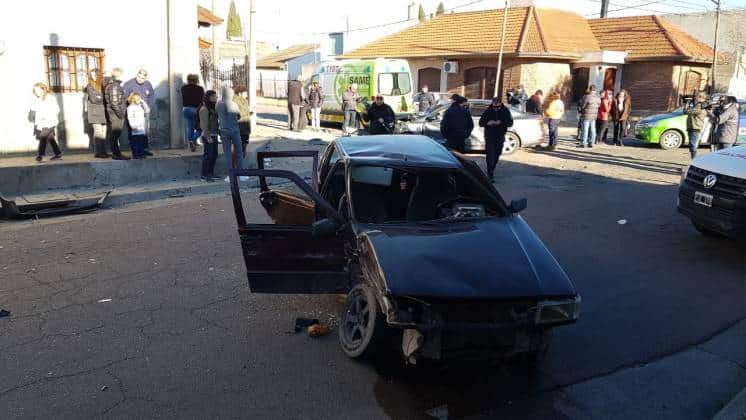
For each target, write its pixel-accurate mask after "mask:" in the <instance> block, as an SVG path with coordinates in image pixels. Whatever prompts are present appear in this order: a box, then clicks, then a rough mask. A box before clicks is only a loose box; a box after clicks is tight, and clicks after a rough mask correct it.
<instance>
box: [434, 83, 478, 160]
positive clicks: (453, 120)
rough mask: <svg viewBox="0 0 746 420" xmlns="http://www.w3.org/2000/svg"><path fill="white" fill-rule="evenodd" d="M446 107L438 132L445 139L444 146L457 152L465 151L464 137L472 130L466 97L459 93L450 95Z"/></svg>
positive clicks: (472, 121) (472, 124) (469, 134)
mask: <svg viewBox="0 0 746 420" xmlns="http://www.w3.org/2000/svg"><path fill="white" fill-rule="evenodd" d="M451 101H452V103H451V106H450V107H448V109H447V110H446V112H445V114H444V115H443V119H442V120H441V121H440V133H441V134H442V135H443V138H445V139H446V147H448V148H449V149H451V150H455V151H457V152H459V153H465V152H466V139H467V138H469V136H471V132H472V130H474V120H472V118H471V114H470V113H469V109H468V108H467V106H468V103H467V100H466V98H464V97H463V96H461V95H458V94H456V95H453V96H452V97H451Z"/></svg>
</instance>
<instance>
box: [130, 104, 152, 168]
mask: <svg viewBox="0 0 746 420" xmlns="http://www.w3.org/2000/svg"><path fill="white" fill-rule="evenodd" d="M127 102H128V103H129V105H128V106H127V122H128V124H129V127H130V133H129V134H130V136H129V139H130V149H131V150H132V157H133V158H135V159H145V158H146V157H147V156H148V155H147V153H145V152H146V150H145V146H146V145H147V144H148V134H147V128H148V124H147V118H148V114H149V113H150V110H149V108H148V104H147V103H146V102H145V101H144V100H143V99H142V97H140V94H139V93H137V92H132V93H130V95H129V97H127Z"/></svg>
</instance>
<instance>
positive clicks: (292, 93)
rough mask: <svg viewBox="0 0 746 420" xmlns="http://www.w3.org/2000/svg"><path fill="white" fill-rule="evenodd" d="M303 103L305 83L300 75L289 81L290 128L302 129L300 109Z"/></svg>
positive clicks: (294, 129)
mask: <svg viewBox="0 0 746 420" xmlns="http://www.w3.org/2000/svg"><path fill="white" fill-rule="evenodd" d="M302 105H303V84H302V83H301V81H300V77H298V79H296V80H291V81H289V82H288V129H290V130H293V131H300V109H301V106H302Z"/></svg>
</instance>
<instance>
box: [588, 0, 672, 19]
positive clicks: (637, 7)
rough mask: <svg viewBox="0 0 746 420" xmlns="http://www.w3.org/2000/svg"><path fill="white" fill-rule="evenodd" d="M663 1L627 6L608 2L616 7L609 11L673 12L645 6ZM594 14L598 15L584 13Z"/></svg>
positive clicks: (589, 15) (599, 0) (590, 15)
mask: <svg viewBox="0 0 746 420" xmlns="http://www.w3.org/2000/svg"><path fill="white" fill-rule="evenodd" d="M591 1H594V2H596V3H600V2H601V0H591ZM663 1H664V0H656V1H652V2H648V3H638V4H636V5H630V6H628V5H622V4H618V3H609V4H610V5H611V6H616V7H617V8H616V9H613V10H609V13H612V12H619V11H622V10H641V11H643V12H650V13H657V14H661V15H665V14H671V13H673V12H672V11H670V10H669V11H662V10H657V9H649V8H647V6H651V5H653V4H660V3H662V2H663ZM673 7H679V8H685V7H684V6H673ZM596 15H598V13H590V14H587V15H585V17H593V16H596Z"/></svg>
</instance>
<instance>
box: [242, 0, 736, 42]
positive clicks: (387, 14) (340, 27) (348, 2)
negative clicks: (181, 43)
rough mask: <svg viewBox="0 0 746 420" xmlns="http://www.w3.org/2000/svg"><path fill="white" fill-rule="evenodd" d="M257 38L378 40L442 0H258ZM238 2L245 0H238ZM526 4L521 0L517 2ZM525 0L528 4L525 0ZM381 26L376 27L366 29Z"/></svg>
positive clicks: (669, 4) (588, 0)
mask: <svg viewBox="0 0 746 420" xmlns="http://www.w3.org/2000/svg"><path fill="white" fill-rule="evenodd" d="M241 1H242V2H246V0H241ZM723 1H724V8H725V9H733V8H744V7H746V0H723ZM255 2H256V3H255V4H256V9H257V38H258V39H259V40H262V41H267V42H270V43H273V44H276V45H278V46H279V47H280V48H284V47H287V46H289V45H291V44H296V43H308V42H316V39H317V38H318V34H319V33H324V32H337V31H345V30H346V29H347V22H348V19H349V28H350V30H351V34H352V35H355V33H357V35H358V38H359V39H371V40H372V39H375V38H379V37H381V36H384V35H388V34H390V33H392V32H396V31H398V30H400V29H402V27H404V26H406V24H391V25H386V24H388V23H393V22H400V21H406V19H407V8H408V5H412V7H411V9H410V10H411V14H410V17H411V18H413V19H416V18H417V10H418V6H419V5H420V4H422V6H423V8H424V9H425V12H426V13H427V14H430V13H434V12H435V10H436V8H437V5H438V3H439V0H419V1H412V0H378V1H375V0H343V1H342V0H255ZM237 3H239V2H238V1H237ZM533 3H534V4H535V5H537V6H538V7H545V8H562V9H565V10H570V11H574V12H576V13H579V14H581V15H584V16H587V17H598V14H599V12H600V10H601V1H600V0H535V1H534V2H533ZM443 4H444V6H445V8H446V10H447V11H450V10H454V11H455V12H461V11H470V10H484V9H496V8H500V7H502V6H503V5H504V4H505V0H443ZM511 4H513V5H516V6H517V5H521V4H522V1H521V0H513V1H511ZM524 4H525V3H524ZM711 10H714V4H713V2H712V0H658V1H656V0H611V3H610V6H609V16H610V17H614V16H628V15H641V14H657V15H662V14H671V13H697V12H705V11H711ZM371 26H379V27H377V28H375V29H369V30H360V28H369V27H371ZM745 26H746V24H745Z"/></svg>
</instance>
